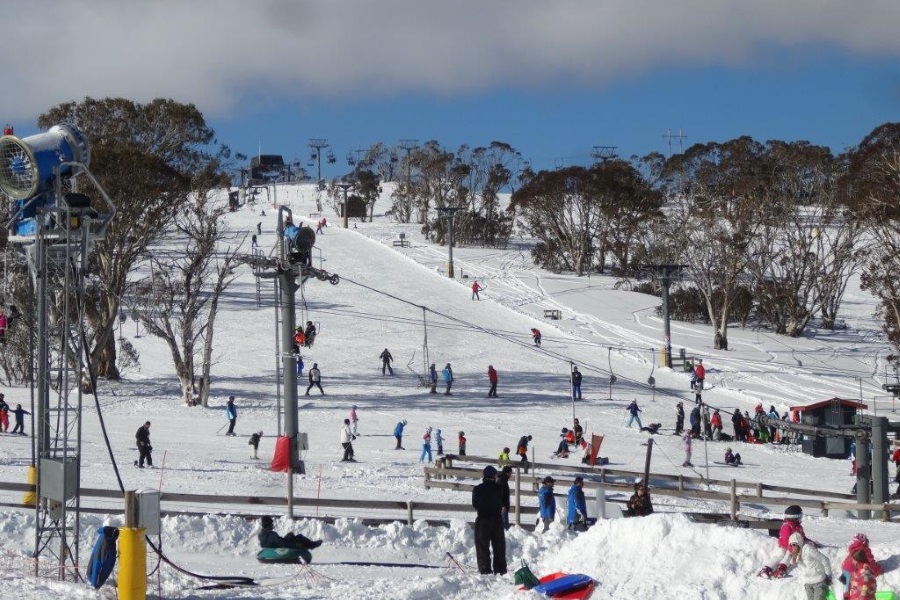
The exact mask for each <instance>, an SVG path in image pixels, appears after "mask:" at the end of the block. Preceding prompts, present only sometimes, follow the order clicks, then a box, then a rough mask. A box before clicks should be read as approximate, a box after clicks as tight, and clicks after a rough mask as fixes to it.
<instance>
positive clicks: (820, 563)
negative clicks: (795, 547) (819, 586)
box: [797, 543, 831, 583]
mask: <svg viewBox="0 0 900 600" xmlns="http://www.w3.org/2000/svg"><path fill="white" fill-rule="evenodd" d="M797 576H798V577H799V579H800V581H801V583H819V582H820V581H824V580H825V578H826V577H831V563H829V562H828V559H827V558H825V555H824V554H822V553H821V552H819V550H818V548H816V547H815V546H813V545H812V544H809V543H807V544H803V546H802V547H801V548H800V556H799V558H798V559H797Z"/></svg>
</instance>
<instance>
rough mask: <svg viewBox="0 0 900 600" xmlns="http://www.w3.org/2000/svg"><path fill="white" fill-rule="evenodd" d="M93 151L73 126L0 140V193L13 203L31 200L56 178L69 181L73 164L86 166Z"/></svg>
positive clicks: (47, 188) (5, 137)
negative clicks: (14, 201) (66, 178)
mask: <svg viewBox="0 0 900 600" xmlns="http://www.w3.org/2000/svg"><path fill="white" fill-rule="evenodd" d="M90 158H91V151H90V148H89V147H88V143H87V139H86V138H85V136H84V134H83V133H81V130H79V129H78V128H77V127H75V126H74V125H54V126H53V127H51V128H50V130H49V131H47V132H46V133H39V134H37V135H32V136H28V137H27V138H24V139H23V138H18V137H16V136H14V135H4V136H3V137H0V190H3V192H4V193H5V194H6V195H7V196H9V197H10V198H12V199H13V200H28V199H30V198H33V197H35V196H37V195H39V194H43V193H44V192H47V191H52V183H53V179H54V177H56V176H57V174H58V175H59V176H60V177H70V176H72V174H73V169H72V164H71V163H81V164H83V165H87V164H88V163H89V162H90Z"/></svg>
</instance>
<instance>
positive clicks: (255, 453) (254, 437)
mask: <svg viewBox="0 0 900 600" xmlns="http://www.w3.org/2000/svg"><path fill="white" fill-rule="evenodd" d="M262 436H263V432H262V430H260V431H256V432H254V433H252V434H250V441H249V442H247V444H248V445H249V446H250V458H252V459H253V460H257V459H258V458H259V440H260V438H261V437H262Z"/></svg>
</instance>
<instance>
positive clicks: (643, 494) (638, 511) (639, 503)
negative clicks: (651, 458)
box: [625, 481, 653, 517]
mask: <svg viewBox="0 0 900 600" xmlns="http://www.w3.org/2000/svg"><path fill="white" fill-rule="evenodd" d="M625 506H626V507H627V508H626V510H625V516H626V517H646V516H647V515H651V514H653V502H651V501H650V494H649V493H648V492H647V486H646V485H644V482H643V481H638V482H637V483H635V484H634V494H632V495H631V498H629V499H628V503H627V504H626V505H625Z"/></svg>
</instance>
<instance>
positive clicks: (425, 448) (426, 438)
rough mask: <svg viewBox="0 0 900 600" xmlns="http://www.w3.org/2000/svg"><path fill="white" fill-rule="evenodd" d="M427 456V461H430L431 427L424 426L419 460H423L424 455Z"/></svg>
mask: <svg viewBox="0 0 900 600" xmlns="http://www.w3.org/2000/svg"><path fill="white" fill-rule="evenodd" d="M426 456H428V462H429V463H430V462H432V458H431V427H430V426H429V427H426V428H425V433H424V434H423V435H422V455H421V456H419V462H423V461H424V460H425V457H426Z"/></svg>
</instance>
